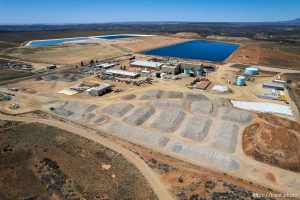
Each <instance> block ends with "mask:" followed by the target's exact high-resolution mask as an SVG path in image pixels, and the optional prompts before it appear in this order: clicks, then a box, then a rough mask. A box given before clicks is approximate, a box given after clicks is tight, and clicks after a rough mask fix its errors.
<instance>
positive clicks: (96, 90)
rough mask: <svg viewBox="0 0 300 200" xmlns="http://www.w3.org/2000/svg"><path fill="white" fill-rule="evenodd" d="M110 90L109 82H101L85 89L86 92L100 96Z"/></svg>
mask: <svg viewBox="0 0 300 200" xmlns="http://www.w3.org/2000/svg"><path fill="white" fill-rule="evenodd" d="M110 91H111V85H110V84H102V85H100V86H97V87H93V88H90V89H88V90H87V92H88V93H89V94H90V95H92V96H102V95H104V94H106V93H108V92H110Z"/></svg>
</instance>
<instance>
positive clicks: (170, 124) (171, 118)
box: [151, 110, 185, 133]
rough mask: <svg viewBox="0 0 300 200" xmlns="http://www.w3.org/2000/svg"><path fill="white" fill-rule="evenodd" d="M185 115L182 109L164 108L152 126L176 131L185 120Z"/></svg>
mask: <svg viewBox="0 0 300 200" xmlns="http://www.w3.org/2000/svg"><path fill="white" fill-rule="evenodd" d="M184 116H185V113H184V112H182V111H180V110H163V111H162V112H161V113H160V115H159V117H158V118H156V120H155V121H154V122H153V123H152V124H151V127H152V128H155V129H157V130H159V131H162V132H167V133H170V132H174V131H176V130H177V128H178V127H179V125H180V124H181V122H182V121H183V119H184Z"/></svg>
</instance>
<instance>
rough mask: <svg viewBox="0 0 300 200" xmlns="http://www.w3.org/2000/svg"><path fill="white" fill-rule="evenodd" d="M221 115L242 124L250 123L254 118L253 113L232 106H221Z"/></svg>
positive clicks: (222, 117)
mask: <svg viewBox="0 0 300 200" xmlns="http://www.w3.org/2000/svg"><path fill="white" fill-rule="evenodd" d="M219 117H220V118H221V119H224V120H228V121H232V122H236V123H241V124H248V123H250V122H251V121H252V119H253V117H252V115H251V114H249V113H247V112H244V111H240V110H237V109H231V108H221V109H220V111H219Z"/></svg>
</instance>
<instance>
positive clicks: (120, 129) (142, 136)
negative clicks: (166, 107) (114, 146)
mask: <svg viewBox="0 0 300 200" xmlns="http://www.w3.org/2000/svg"><path fill="white" fill-rule="evenodd" d="M104 129H105V130H106V131H107V132H108V133H109V134H113V135H115V136H118V137H121V138H123V139H126V140H128V141H136V142H138V143H144V144H147V145H150V146H154V147H164V146H166V144H167V143H168V142H169V140H170V138H169V137H166V136H161V135H159V134H156V133H154V132H150V131H146V130H144V129H141V128H137V127H133V126H130V125H128V124H125V123H122V122H117V121H115V122H109V123H108V124H106V125H105V126H104Z"/></svg>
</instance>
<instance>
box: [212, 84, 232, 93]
mask: <svg viewBox="0 0 300 200" xmlns="http://www.w3.org/2000/svg"><path fill="white" fill-rule="evenodd" d="M212 90H213V91H216V92H220V93H225V92H228V91H229V87H226V86H222V85H215V86H214V87H213V88H212Z"/></svg>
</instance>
